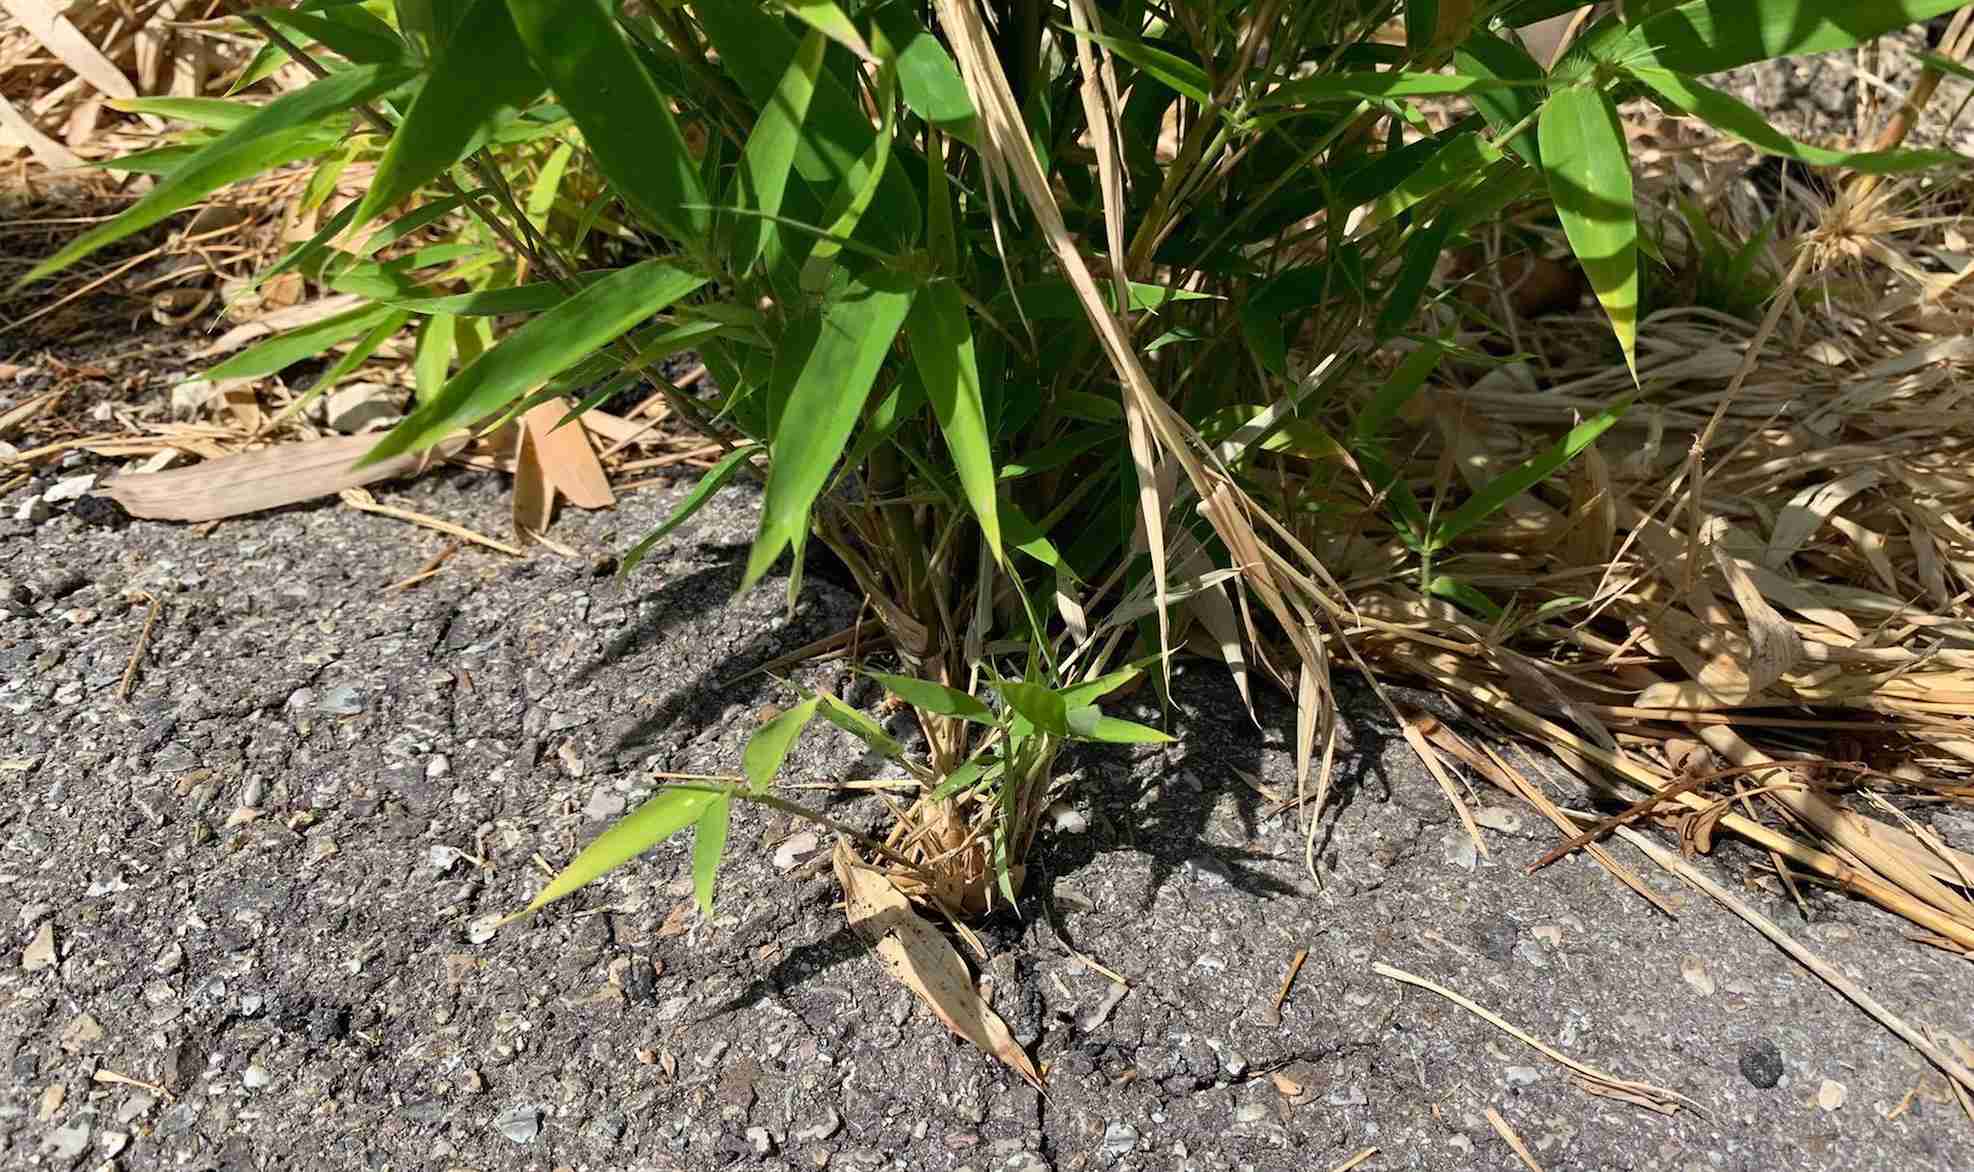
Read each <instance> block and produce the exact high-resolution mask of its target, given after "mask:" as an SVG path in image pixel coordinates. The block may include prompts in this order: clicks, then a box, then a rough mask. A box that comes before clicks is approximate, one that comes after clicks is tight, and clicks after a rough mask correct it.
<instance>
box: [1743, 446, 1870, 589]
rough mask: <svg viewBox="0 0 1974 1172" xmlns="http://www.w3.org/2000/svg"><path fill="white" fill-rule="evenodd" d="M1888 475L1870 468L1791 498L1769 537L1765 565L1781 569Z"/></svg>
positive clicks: (1773, 568) (1764, 556)
mask: <svg viewBox="0 0 1974 1172" xmlns="http://www.w3.org/2000/svg"><path fill="white" fill-rule="evenodd" d="M1883 479H1884V474H1883V473H1882V472H1880V471H1879V470H1878V469H1876V468H1866V469H1864V470H1862V471H1859V472H1853V473H1851V474H1850V475H1849V476H1844V477H1839V478H1838V479H1836V480H1832V481H1828V482H1826V483H1823V484H1818V485H1814V486H1812V487H1810V488H1805V489H1803V490H1802V491H1800V492H1798V493H1797V494H1796V495H1795V496H1793V497H1791V498H1790V499H1789V504H1788V507H1787V508H1784V509H1783V510H1782V515H1781V516H1779V517H1777V518H1776V519H1775V529H1774V531H1773V532H1772V533H1770V534H1769V537H1768V548H1767V549H1766V550H1764V551H1763V552H1762V559H1761V561H1762V565H1764V566H1767V567H1768V568H1769V569H1771V570H1781V569H1782V568H1783V567H1784V566H1786V565H1787V564H1788V562H1789V559H1790V558H1792V557H1794V556H1796V551H1798V550H1800V549H1802V548H1803V546H1805V545H1807V544H1808V543H1809V539H1810V538H1811V537H1814V536H1815V535H1816V531H1817V530H1818V529H1820V528H1822V527H1823V525H1824V524H1825V523H1826V522H1828V521H1829V520H1831V518H1832V516H1833V515H1834V514H1835V513H1836V512H1837V510H1838V509H1840V508H1842V507H1843V505H1844V502H1845V501H1848V500H1850V499H1851V498H1852V497H1854V496H1856V495H1857V494H1859V493H1861V492H1863V491H1864V490H1866V489H1868V488H1874V487H1876V486H1877V485H1878V483H1879V481H1881V480H1883Z"/></svg>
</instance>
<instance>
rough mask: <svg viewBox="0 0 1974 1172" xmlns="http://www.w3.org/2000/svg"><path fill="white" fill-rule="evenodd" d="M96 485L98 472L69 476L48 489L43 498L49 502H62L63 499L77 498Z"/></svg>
mask: <svg viewBox="0 0 1974 1172" xmlns="http://www.w3.org/2000/svg"><path fill="white" fill-rule="evenodd" d="M95 487H96V474H95V473H94V472H85V473H83V474H82V475H81V476H68V477H64V478H62V479H61V480H57V481H56V482H55V483H54V485H53V486H52V487H50V488H49V489H48V491H46V492H44V493H42V494H41V499H42V500H45V501H47V502H48V503H49V504H60V503H61V502H62V501H72V500H75V499H76V498H77V497H80V496H82V495H83V494H84V493H86V492H88V491H89V490H90V489H92V488H95Z"/></svg>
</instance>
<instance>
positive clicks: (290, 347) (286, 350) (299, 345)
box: [206, 305, 392, 379]
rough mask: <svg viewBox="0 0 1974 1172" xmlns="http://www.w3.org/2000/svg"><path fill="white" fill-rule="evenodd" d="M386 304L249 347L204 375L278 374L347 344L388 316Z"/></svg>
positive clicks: (359, 309) (362, 309) (255, 376)
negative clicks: (346, 342) (340, 343)
mask: <svg viewBox="0 0 1974 1172" xmlns="http://www.w3.org/2000/svg"><path fill="white" fill-rule="evenodd" d="M391 312H392V311H391V307H390V306H388V305H364V306H359V307H357V308H355V309H351V310H346V311H344V312H342V313H339V314H337V315H335V316H334V317H325V318H323V319H322V320H321V321H318V322H312V323H310V324H309V325H305V326H301V327H299V328H297V329H293V330H289V331H288V332H287V333H285V334H279V335H277V336H275V337H272V338H269V339H268V340H267V341H265V342H260V343H257V344H255V345H253V346H249V347H248V348H246V349H245V350H242V351H240V352H239V353H238V354H235V355H234V356H233V357H231V358H229V359H227V360H226V361H224V362H222V363H220V364H219V365H218V366H215V367H213V368H212V369H211V370H208V371H207V372H206V377H207V378H209V379H231V378H261V377H263V376H265V375H270V374H278V373H279V372H281V371H283V370H286V369H287V368H288V367H290V366H293V365H294V364H295V363H297V362H301V361H303V360H304V359H308V358H313V357H315V356H316V355H318V354H321V353H322V352H323V351H325V350H327V349H329V348H330V347H331V346H334V345H335V344H336V343H338V342H343V341H347V340H349V339H350V338H354V337H356V336H357V335H359V334H362V333H364V332H365V331H367V330H370V329H372V328H374V327H375V326H376V325H377V324H378V323H379V322H382V321H384V320H386V319H388V318H389V317H390V316H391Z"/></svg>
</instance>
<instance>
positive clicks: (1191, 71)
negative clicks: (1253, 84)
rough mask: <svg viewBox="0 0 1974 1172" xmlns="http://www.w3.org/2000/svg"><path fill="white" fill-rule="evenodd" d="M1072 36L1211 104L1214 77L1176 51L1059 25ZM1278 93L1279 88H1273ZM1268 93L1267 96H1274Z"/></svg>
mask: <svg viewBox="0 0 1974 1172" xmlns="http://www.w3.org/2000/svg"><path fill="white" fill-rule="evenodd" d="M1057 27H1058V28H1060V29H1061V30H1062V31H1063V32H1065V33H1068V34H1070V35H1071V36H1078V37H1082V38H1083V39H1085V40H1088V41H1093V42H1095V43H1096V44H1099V45H1102V46H1103V47H1104V48H1106V49H1109V50H1110V51H1111V52H1112V53H1115V54H1117V55H1118V56H1119V57H1122V58H1123V59H1124V60H1126V61H1129V62H1130V63H1131V64H1133V65H1135V66H1137V67H1138V68H1139V69H1141V70H1143V71H1144V72H1145V73H1146V74H1148V75H1150V76H1152V77H1154V78H1156V79H1158V80H1159V81H1161V82H1163V83H1165V85H1166V86H1167V87H1169V88H1170V89H1172V90H1173V91H1174V92H1176V93H1180V94H1183V95H1185V96H1186V97H1188V98H1191V99H1192V100H1193V101H1194V102H1197V103H1198V104H1199V105H1201V106H1205V107H1209V108H1211V107H1212V106H1213V80H1212V79H1211V78H1209V77H1208V76H1207V75H1206V70H1204V69H1201V68H1200V67H1199V63H1198V62H1196V61H1188V60H1187V59H1186V58H1184V57H1181V56H1179V55H1178V54H1177V53H1173V52H1170V51H1168V50H1165V49H1160V48H1158V47H1156V46H1154V45H1149V44H1146V43H1145V42H1143V41H1139V40H1133V39H1131V38H1128V37H1114V36H1110V35H1109V34H1107V33H1100V32H1095V31H1093V30H1086V29H1077V28H1071V27H1070V26H1068V25H1058V26H1057ZM1275 92H1276V93H1279V92H1280V90H1277V91H1275ZM1273 96H1274V94H1271V95H1270V97H1273Z"/></svg>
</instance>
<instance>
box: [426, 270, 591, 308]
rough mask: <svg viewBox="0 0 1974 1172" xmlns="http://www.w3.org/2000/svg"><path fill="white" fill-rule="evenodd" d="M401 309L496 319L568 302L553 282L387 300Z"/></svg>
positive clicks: (585, 279) (585, 276)
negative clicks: (506, 314) (504, 315)
mask: <svg viewBox="0 0 1974 1172" xmlns="http://www.w3.org/2000/svg"><path fill="white" fill-rule="evenodd" d="M600 275H601V274H597V273H581V274H578V275H577V276H576V281H577V283H578V284H580V285H587V284H590V283H592V282H594V281H595V280H596V279H597V278H598V277H599V276H600ZM387 299H388V300H389V301H390V303H391V304H392V305H395V306H397V307H398V308H399V309H408V310H410V311H411V312H413V313H453V314H458V315H459V316H460V317H497V316H499V315H501V314H503V313H541V312H543V311H545V310H550V309H554V308H555V307H556V306H558V305H560V304H562V303H563V302H564V301H567V300H568V299H569V294H568V293H566V292H564V291H563V289H562V286H560V285H558V284H556V283H555V282H553V281H533V282H530V283H528V284H526V285H510V286H508V287H507V288H505V289H481V290H479V291H477V292H473V293H448V294H446V295H444V296H440V297H398V296H394V295H393V296H389V297H388V298H387Z"/></svg>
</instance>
